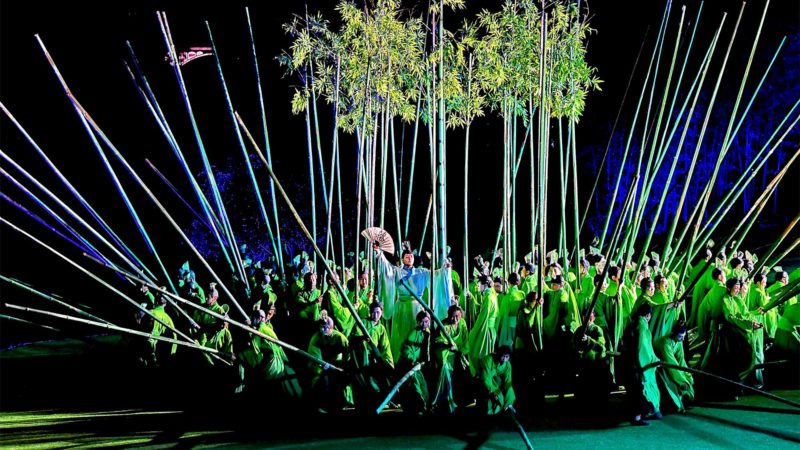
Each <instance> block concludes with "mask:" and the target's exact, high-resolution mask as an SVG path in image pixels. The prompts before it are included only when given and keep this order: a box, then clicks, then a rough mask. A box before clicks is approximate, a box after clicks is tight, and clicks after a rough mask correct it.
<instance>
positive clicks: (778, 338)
mask: <svg viewBox="0 0 800 450" xmlns="http://www.w3.org/2000/svg"><path fill="white" fill-rule="evenodd" d="M775 346H776V347H778V348H779V349H781V350H783V351H784V352H786V353H787V354H789V355H792V356H793V357H794V358H797V355H798V354H800V303H795V304H793V305H789V306H787V307H786V308H785V309H784V310H783V314H781V317H780V319H778V325H777V330H776V331H775Z"/></svg>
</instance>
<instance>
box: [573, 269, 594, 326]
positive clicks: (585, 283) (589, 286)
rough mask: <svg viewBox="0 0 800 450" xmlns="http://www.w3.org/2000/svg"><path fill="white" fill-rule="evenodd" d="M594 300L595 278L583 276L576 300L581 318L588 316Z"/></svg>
mask: <svg viewBox="0 0 800 450" xmlns="http://www.w3.org/2000/svg"><path fill="white" fill-rule="evenodd" d="M593 298H594V278H592V277H591V276H589V274H588V273H586V274H583V275H581V285H580V287H577V288H576V289H575V300H576V301H577V302H578V311H580V313H581V317H583V315H584V314H586V311H587V310H588V309H589V305H590V304H591V303H592V299H593Z"/></svg>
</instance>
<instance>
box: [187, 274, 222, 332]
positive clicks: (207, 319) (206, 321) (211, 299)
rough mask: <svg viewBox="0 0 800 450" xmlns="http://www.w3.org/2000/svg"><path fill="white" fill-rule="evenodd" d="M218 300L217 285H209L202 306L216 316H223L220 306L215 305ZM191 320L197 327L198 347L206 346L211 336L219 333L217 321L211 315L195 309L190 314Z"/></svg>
mask: <svg viewBox="0 0 800 450" xmlns="http://www.w3.org/2000/svg"><path fill="white" fill-rule="evenodd" d="M218 299H219V292H218V291H217V283H211V285H210V286H209V287H208V295H207V296H206V302H205V304H203V305H202V306H204V307H205V308H206V309H210V310H211V311H214V312H215V313H217V314H220V315H225V309H224V308H223V306H222V305H220V304H219V303H217V300H218ZM192 319H193V320H194V322H195V323H196V324H197V325H198V327H199V329H198V332H197V341H198V343H199V344H200V345H206V344H207V343H208V340H209V339H210V338H211V336H213V335H214V334H216V333H217V331H219V329H218V327H217V320H218V319H217V318H216V317H214V316H212V315H211V314H207V313H205V312H203V311H200V310H199V309H195V310H194V313H193V314H192Z"/></svg>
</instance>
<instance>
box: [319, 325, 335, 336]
mask: <svg viewBox="0 0 800 450" xmlns="http://www.w3.org/2000/svg"><path fill="white" fill-rule="evenodd" d="M331 331H333V324H332V323H331V322H325V324H324V325H322V334H324V335H325V336H328V335H330V334H331Z"/></svg>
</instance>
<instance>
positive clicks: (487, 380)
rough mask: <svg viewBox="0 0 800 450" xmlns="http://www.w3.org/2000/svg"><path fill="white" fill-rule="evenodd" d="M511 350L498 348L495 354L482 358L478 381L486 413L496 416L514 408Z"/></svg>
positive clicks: (504, 347)
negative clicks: (484, 399) (481, 388)
mask: <svg viewBox="0 0 800 450" xmlns="http://www.w3.org/2000/svg"><path fill="white" fill-rule="evenodd" d="M510 359H511V348H509V347H508V346H505V345H503V346H500V347H499V348H498V349H497V351H496V352H494V353H492V354H490V355H486V356H485V357H484V358H483V362H482V364H481V371H480V380H481V383H482V387H483V389H484V392H483V394H484V395H483V396H482V397H484V398H486V413H487V414H489V415H494V414H498V413H500V412H502V411H505V410H506V409H507V408H508V407H510V406H514V401H516V396H515V395H514V386H513V384H512V382H511V380H512V378H511V372H512V368H511V361H510Z"/></svg>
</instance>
